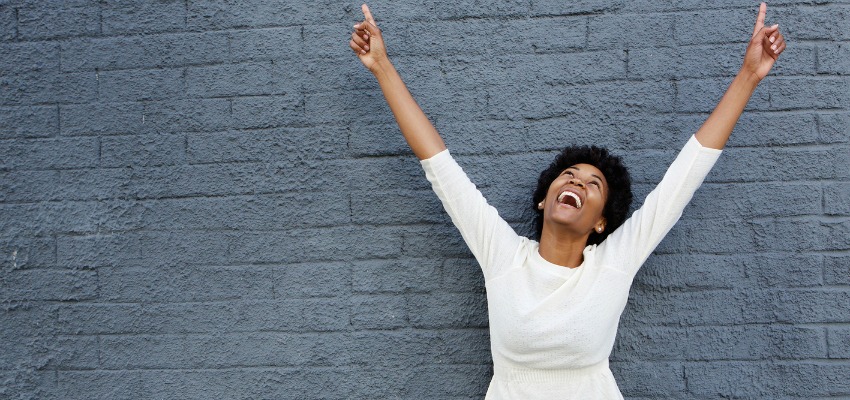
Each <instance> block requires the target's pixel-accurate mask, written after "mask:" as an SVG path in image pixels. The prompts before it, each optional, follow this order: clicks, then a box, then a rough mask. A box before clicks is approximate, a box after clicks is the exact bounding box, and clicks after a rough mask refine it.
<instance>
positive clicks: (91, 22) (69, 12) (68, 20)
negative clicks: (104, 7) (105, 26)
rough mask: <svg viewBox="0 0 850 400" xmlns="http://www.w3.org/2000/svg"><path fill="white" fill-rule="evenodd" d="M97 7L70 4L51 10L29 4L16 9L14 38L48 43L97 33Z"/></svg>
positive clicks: (76, 2) (84, 2) (76, 1)
mask: <svg viewBox="0 0 850 400" xmlns="http://www.w3.org/2000/svg"><path fill="white" fill-rule="evenodd" d="M99 8H100V7H99V4H98V3H92V2H88V1H80V0H73V1H68V2H63V3H62V4H59V5H56V6H54V7H44V6H39V5H37V4H30V5H26V6H23V7H19V8H17V12H18V13H17V21H18V24H17V28H18V37H19V38H21V39H29V40H32V39H52V38H62V37H68V36H91V35H96V34H98V33H100V32H99V31H100V26H99V25H100V24H99Z"/></svg>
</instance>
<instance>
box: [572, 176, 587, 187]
mask: <svg viewBox="0 0 850 400" xmlns="http://www.w3.org/2000/svg"><path fill="white" fill-rule="evenodd" d="M570 184H572V185H576V186H578V187H581V188H583V187H584V182H582V181H581V179H579V178H576V177H573V178H570Z"/></svg>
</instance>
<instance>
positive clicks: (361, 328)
mask: <svg viewBox="0 0 850 400" xmlns="http://www.w3.org/2000/svg"><path fill="white" fill-rule="evenodd" d="M358 6H359V4H358V3H338V2H333V1H318V2H304V1H293V0H212V1H195V0H186V1H184V0H179V1H175V0H149V1H142V0H133V1H124V0H122V1H118V0H101V1H86V0H72V1H62V2H58V1H51V2H43V1H22V0H0V285H1V286H0V398H4V399H153V398H168V399H210V398H222V399H259V398H275V399H336V398H357V399H360V398H388V399H393V398H411V399H419V398H439V399H477V398H481V397H482V396H483V394H484V392H485V390H486V386H487V383H488V380H489V375H490V373H491V364H490V354H489V342H488V332H487V316H486V302H485V295H484V287H483V282H482V278H481V275H480V273H479V272H478V267H477V265H476V263H475V262H474V260H472V259H471V255H470V253H469V252H468V250H467V249H466V248H465V247H464V245H463V243H462V240H461V239H460V236H459V235H458V234H457V232H456V231H455V229H454V228H453V227H452V225H451V224H450V221H449V220H448V218H447V217H446V216H445V214H444V213H443V211H442V209H441V207H440V205H439V202H438V200H437V199H436V196H434V195H433V193H431V191H430V189H429V185H428V184H427V182H426V180H425V178H424V176H423V173H422V172H421V170H420V168H419V166H418V163H417V162H416V160H415V158H414V157H413V156H412V154H411V153H410V151H409V150H408V149H407V148H406V146H405V144H404V142H403V140H402V138H401V136H400V134H399V133H398V130H397V128H396V127H395V124H394V121H393V118H392V115H391V114H390V112H389V110H388V109H387V107H386V105H385V104H384V102H383V98H382V96H381V94H380V91H379V89H378V87H377V85H376V83H375V81H374V79H372V77H371V76H370V75H369V74H368V72H366V71H365V70H364V68H362V66H361V65H360V64H359V62H358V61H357V59H356V58H355V57H354V56H353V55H352V54H351V53H350V51H349V50H348V47H347V41H348V35H349V33H350V27H351V25H352V23H353V22H355V21H356V20H358V19H359V18H361V17H360V15H359V7H358ZM371 6H372V9H373V11H374V12H375V14H376V16H377V18H378V21H379V23H380V25H381V26H382V28H383V29H384V33H385V37H386V40H387V43H388V47H389V50H390V53H391V55H392V57H393V60H394V61H395V63H396V64H397V67H398V69H399V70H400V71H401V73H402V74H403V76H404V78H405V79H406V80H407V82H408V84H409V85H410V87H411V89H412V91H413V92H414V94H415V96H416V97H417V99H418V100H419V102H420V103H421V104H422V106H423V108H424V109H425V110H426V112H427V113H428V115H429V116H430V117H431V119H432V120H433V121H434V122H435V124H436V125H437V127H438V128H439V129H440V131H441V132H442V134H443V135H444V136H445V138H446V141H447V143H448V145H449V146H450V148H452V149H453V151H454V153H455V154H456V157H457V159H458V160H459V162H460V163H461V164H462V165H463V166H464V167H465V169H466V170H467V172H468V174H469V175H470V176H471V177H472V179H473V180H474V181H475V182H476V183H478V184H479V186H480V187H481V190H482V191H483V192H484V194H485V195H486V196H487V197H488V199H490V201H491V203H493V204H494V205H495V206H497V207H498V208H499V209H500V210H501V212H502V215H503V216H504V217H505V218H506V219H508V220H509V221H510V222H511V223H512V224H514V225H515V226H516V228H517V229H518V230H519V231H521V232H523V233H528V230H529V226H530V223H529V222H530V217H531V215H530V212H529V210H527V209H526V208H527V207H526V206H527V201H528V197H529V195H530V191H531V189H532V185H533V184H534V182H535V179H536V174H537V173H538V172H539V170H540V169H542V168H543V167H544V165H545V164H546V163H547V162H548V161H549V159H550V158H551V157H552V155H553V154H554V153H555V152H556V151H557V150H558V149H559V148H560V147H562V146H563V145H565V144H569V143H579V144H588V143H593V144H599V145H604V146H608V147H610V148H612V149H613V150H616V151H618V152H619V153H621V154H623V155H624V156H625V158H626V160H627V161H628V164H629V165H630V168H631V171H632V173H633V176H634V179H635V181H636V187H635V189H636V192H637V194H638V196H639V197H642V196H643V195H645V194H646V193H647V192H648V191H649V190H650V189H651V187H652V185H653V184H654V183H655V182H657V181H658V180H659V179H660V177H661V176H662V174H663V173H664V170H665V168H666V166H667V165H668V163H669V162H670V161H671V160H672V159H673V157H674V156H675V153H676V151H677V150H678V148H679V146H680V145H681V144H683V143H684V140H685V139H686V138H687V137H688V136H689V135H690V134H691V133H692V132H693V131H695V130H696V128H697V127H699V124H700V123H701V122H702V120H703V119H704V118H705V116H706V114H707V112H709V111H711V109H712V108H713V106H714V104H715V103H716V101H717V100H718V97H719V96H720V94H721V93H722V91H723V90H724V88H725V87H726V85H727V84H728V83H729V82H730V80H731V77H732V76H733V75H734V73H735V72H736V71H737V68H738V66H739V65H740V59H741V55H742V53H743V50H744V45H745V42H746V40H747V38H748V35H749V33H750V30H751V27H752V23H753V20H754V17H755V10H756V4H755V3H754V2H752V3H751V2H745V1H738V0H734V1H731V0H726V1H719V2H704V1H692V0H685V1H678V2H670V1H622V0H595V1H591V0H587V1H584V0H582V1H572V2H570V1H550V0H508V1H494V0H484V1H472V0H461V1H455V2H437V1H431V0H428V1H424V2H413V1H411V2H388V1H385V0H377V1H376V2H374V3H372V4H371ZM774 21H777V22H780V23H781V25H782V26H783V29H784V32H785V34H786V35H787V38H788V42H789V47H788V50H787V51H786V52H785V54H783V56H782V59H781V60H780V61H779V63H778V65H777V67H776V68H775V70H774V72H773V74H772V76H770V77H769V78H768V79H767V80H766V81H765V82H764V83H763V84H762V86H761V87H760V88H759V89H758V91H757V92H756V94H755V96H754V97H753V100H752V101H751V102H750V104H749V106H748V111H747V113H746V114H745V115H744V116H743V117H742V119H741V121H740V123H739V125H738V128H737V129H736V132H735V134H734V136H733V138H732V140H731V142H730V147H729V148H728V149H727V150H726V151H725V153H724V155H723V157H722V158H721V160H720V162H719V163H718V165H717V166H716V168H715V170H714V171H713V172H712V173H711V175H710V176H709V178H708V181H707V183H706V184H705V185H704V186H703V188H702V189H701V190H700V191H699V192H698V194H697V195H696V198H695V199H694V201H693V203H692V204H691V205H690V206H689V207H688V209H687V210H686V212H685V215H684V218H683V220H682V221H681V223H680V224H679V225H677V226H676V227H675V228H674V229H673V231H672V232H671V233H670V235H669V237H667V238H666V239H665V241H664V242H663V243H662V244H661V246H660V247H659V248H658V249H657V251H656V254H655V255H654V256H653V257H651V258H650V260H649V261H648V262H647V263H646V265H645V266H644V268H643V269H642V270H641V272H640V273H639V275H638V276H637V278H636V281H635V285H634V288H633V290H632V293H631V301H630V303H629V306H628V308H627V309H626V312H625V314H624V316H623V318H622V321H621V327H620V331H619V338H618V342H617V345H616V347H615V349H614V353H613V355H612V369H613V371H614V374H615V375H616V377H617V379H618V381H619V384H620V386H621V388H622V391H623V393H624V394H625V395H626V396H627V397H628V398H631V399H650V398H681V399H713V398H769V399H782V398H801V399H811V398H850V379H848V378H850V53H848V49H850V29H848V28H850V25H848V21H850V2H848V1H831V2H812V1H792V0H780V1H775V2H773V3H772V4H771V5H770V7H769V10H768V22H769V23H770V22H774Z"/></svg>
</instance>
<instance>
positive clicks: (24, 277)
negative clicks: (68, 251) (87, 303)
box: [0, 269, 97, 301]
mask: <svg viewBox="0 0 850 400" xmlns="http://www.w3.org/2000/svg"><path fill="white" fill-rule="evenodd" d="M3 281H4V282H5V284H6V286H5V287H4V288H3V290H2V291H0V298H2V299H3V301H22V300H91V299H93V298H95V297H97V274H96V273H95V271H91V270H82V271H62V270H47V269H34V270H18V271H12V272H10V273H6V274H3Z"/></svg>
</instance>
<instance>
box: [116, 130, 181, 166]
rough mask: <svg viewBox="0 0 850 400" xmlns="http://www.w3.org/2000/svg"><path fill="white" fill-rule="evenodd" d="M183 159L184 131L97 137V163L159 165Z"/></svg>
mask: <svg viewBox="0 0 850 400" xmlns="http://www.w3.org/2000/svg"><path fill="white" fill-rule="evenodd" d="M185 162H186V138H185V136H183V135H135V136H110V137H104V138H102V139H101V140H100V166H101V167H107V168H110V167H123V166H158V165H173V164H182V163H185Z"/></svg>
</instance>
